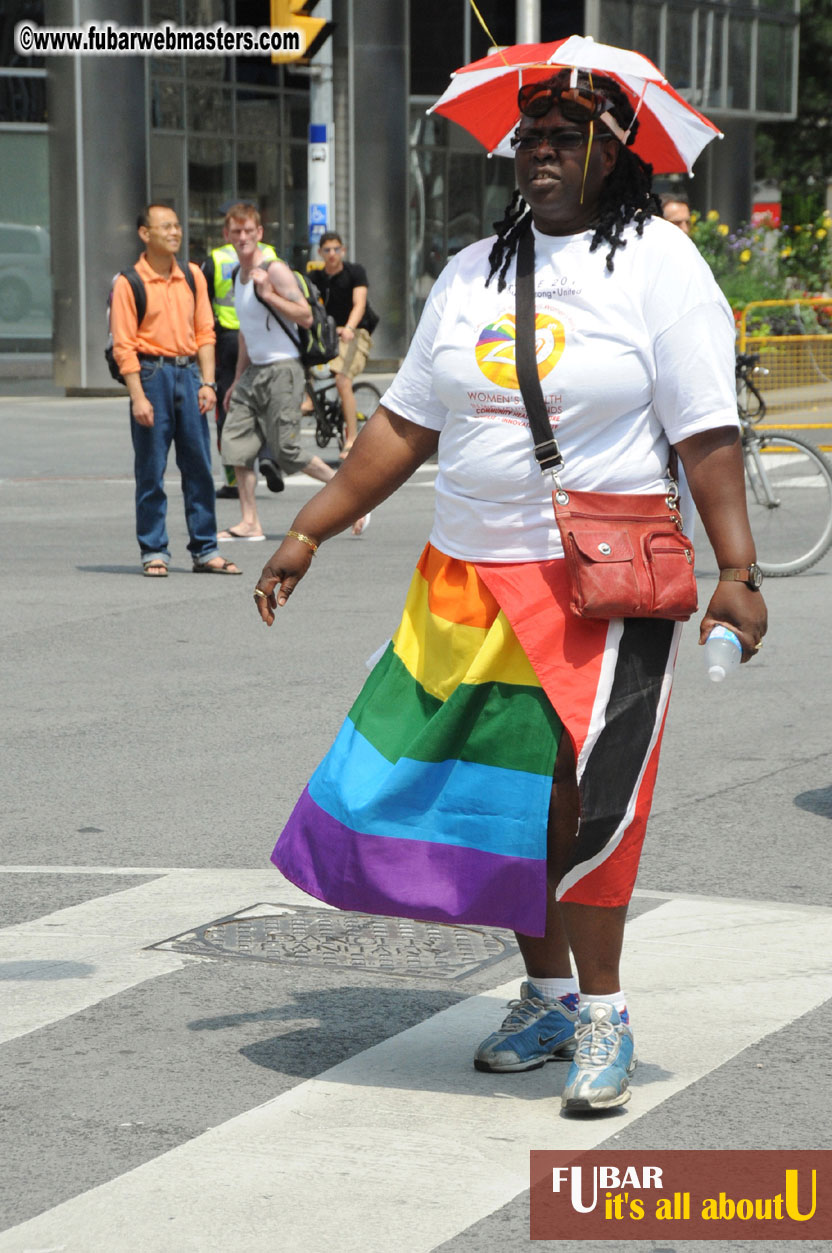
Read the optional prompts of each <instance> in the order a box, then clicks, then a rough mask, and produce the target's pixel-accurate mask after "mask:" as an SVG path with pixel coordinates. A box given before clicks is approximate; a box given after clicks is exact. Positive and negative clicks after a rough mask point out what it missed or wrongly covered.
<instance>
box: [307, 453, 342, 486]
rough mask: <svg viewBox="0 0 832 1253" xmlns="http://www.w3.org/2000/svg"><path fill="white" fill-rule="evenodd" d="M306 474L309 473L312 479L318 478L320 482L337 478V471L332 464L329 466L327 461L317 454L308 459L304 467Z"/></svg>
mask: <svg viewBox="0 0 832 1253" xmlns="http://www.w3.org/2000/svg"><path fill="white" fill-rule="evenodd" d="M303 472H304V474H308V475H309V477H310V479H317V480H318V482H319V483H328V482H329V480H330V479H334V478H335V471H334V470H333V468H332V466H328V465H327V464H326V462H325V461H321V458H320V457H318V456H317V455H316V456H314V457H313V458H312V460H311V461H307V463H306V465H305V466H304V467H303Z"/></svg>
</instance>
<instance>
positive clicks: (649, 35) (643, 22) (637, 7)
mask: <svg viewBox="0 0 832 1253" xmlns="http://www.w3.org/2000/svg"><path fill="white" fill-rule="evenodd" d="M627 47H628V48H634V49H635V51H636V52H640V53H641V54H642V56H645V57H649V58H650V60H651V61H653V62H655V63H656V64H658V61H659V57H660V56H661V52H660V49H659V10H658V8H657V7H656V5H655V4H640V3H639V4H634V5H633V30H632V37H631V39H630V42H629V43H628V44H627ZM671 81H672V80H671ZM674 86H675V83H674Z"/></svg>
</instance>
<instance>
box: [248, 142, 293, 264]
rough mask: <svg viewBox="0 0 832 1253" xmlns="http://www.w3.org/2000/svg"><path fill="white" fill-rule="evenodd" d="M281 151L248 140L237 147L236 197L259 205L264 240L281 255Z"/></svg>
mask: <svg viewBox="0 0 832 1253" xmlns="http://www.w3.org/2000/svg"><path fill="white" fill-rule="evenodd" d="M282 181H283V180H282V178H281V167H280V148H279V147H278V146H277V144H263V143H261V142H260V141H259V140H258V139H254V138H250V139H246V140H245V141H244V142H242V143H238V144H237V195H238V196H239V198H240V200H250V201H251V202H252V203H253V204H256V205H257V208H258V209H259V210H260V216H261V218H262V220H263V239H264V240H265V241H266V243H267V244H271V245H272V246H273V247H274V248H275V250H276V251H278V252H279V251H280V247H281V246H282V240H281V239H280V190H281V183H282Z"/></svg>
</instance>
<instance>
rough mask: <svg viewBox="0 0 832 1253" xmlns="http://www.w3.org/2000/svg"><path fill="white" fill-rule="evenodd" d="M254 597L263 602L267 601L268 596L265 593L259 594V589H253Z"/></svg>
mask: <svg viewBox="0 0 832 1253" xmlns="http://www.w3.org/2000/svg"><path fill="white" fill-rule="evenodd" d="M254 595H255V596H260V597H261V598H262V599H263V600H268V596H267V595H266V593H265V592H261V591H260V588H259V587H255V589H254Z"/></svg>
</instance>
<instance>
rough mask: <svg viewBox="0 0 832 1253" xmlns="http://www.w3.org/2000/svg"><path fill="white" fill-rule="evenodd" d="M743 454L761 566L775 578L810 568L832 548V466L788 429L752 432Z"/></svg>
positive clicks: (753, 527) (810, 445)
mask: <svg viewBox="0 0 832 1253" xmlns="http://www.w3.org/2000/svg"><path fill="white" fill-rule="evenodd" d="M743 456H744V459H745V485H746V499H747V501H748V516H749V519H750V520H751V530H752V533H753V535H754V542H755V544H756V546H757V564H758V565H759V567H760V569H761V570H762V572H763V574H766V575H768V576H769V577H770V578H779V577H783V576H786V575H789V574H800V572H801V571H802V570H808V569H809V567H810V566H813V565H814V564H815V563H816V562H817V561H820V559H821V557H822V556H823V555H824V553H826V552H827V551H828V550H829V548H830V546H832V466H830V464H829V462H828V461H827V460H826V458H825V457H824V456H823V454H822V453H821V452H819V450H818V449H817V448H816V447H815V446H814V444H811V443H810V442H809V441H808V440H805V439H802V438H800V437H799V436H797V435H791V434H787V433H786V432H785V431H760V430H756V431H754V432H751V433H750V436H749V437H748V438H747V440H746V441H745V442H744V444H743Z"/></svg>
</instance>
